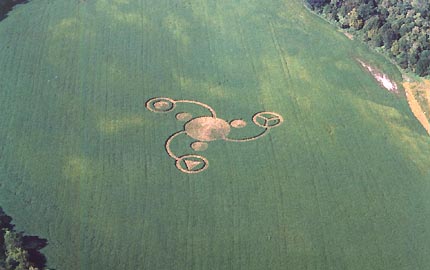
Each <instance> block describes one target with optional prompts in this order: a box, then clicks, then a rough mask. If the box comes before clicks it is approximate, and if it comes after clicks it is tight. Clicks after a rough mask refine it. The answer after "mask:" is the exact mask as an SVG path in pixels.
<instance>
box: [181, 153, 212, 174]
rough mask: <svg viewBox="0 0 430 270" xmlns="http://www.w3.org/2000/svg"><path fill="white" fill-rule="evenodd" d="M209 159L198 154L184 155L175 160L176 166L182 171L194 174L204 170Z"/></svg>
mask: <svg viewBox="0 0 430 270" xmlns="http://www.w3.org/2000/svg"><path fill="white" fill-rule="evenodd" d="M208 166H209V161H208V160H207V159H206V158H205V157H203V156H200V155H184V156H181V157H179V159H178V160H176V168H178V170H180V171H181V172H183V173H189V174H195V173H200V172H202V171H204V170H206V169H207V168H208Z"/></svg>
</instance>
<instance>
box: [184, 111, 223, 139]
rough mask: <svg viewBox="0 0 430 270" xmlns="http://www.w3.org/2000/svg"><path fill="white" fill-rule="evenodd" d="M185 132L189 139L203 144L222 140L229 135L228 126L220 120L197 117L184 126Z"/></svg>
mask: <svg viewBox="0 0 430 270" xmlns="http://www.w3.org/2000/svg"><path fill="white" fill-rule="evenodd" d="M185 132H186V133H187V135H188V136H190V137H191V138H193V139H196V140H199V141H203V142H210V141H215V140H223V139H225V138H227V135H228V134H229V133H230V125H229V124H228V123H227V122H226V121H225V120H223V119H220V118H215V117H199V118H195V119H192V120H191V121H189V122H188V123H186V124H185Z"/></svg>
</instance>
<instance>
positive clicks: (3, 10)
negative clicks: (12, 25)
mask: <svg viewBox="0 0 430 270" xmlns="http://www.w3.org/2000/svg"><path fill="white" fill-rule="evenodd" d="M28 1H29V0H5V1H0V21H2V20H4V19H5V18H6V17H7V13H8V12H9V11H11V10H12V8H13V7H14V6H15V5H18V4H26V3H28Z"/></svg>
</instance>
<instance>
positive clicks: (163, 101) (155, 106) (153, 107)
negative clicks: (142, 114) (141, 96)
mask: <svg viewBox="0 0 430 270" xmlns="http://www.w3.org/2000/svg"><path fill="white" fill-rule="evenodd" d="M175 106H176V103H175V101H174V100H173V99H171V98H165V97H158V98H151V99H149V100H148V101H147V102H146V103H145V107H146V108H147V109H148V110H150V111H151V112H161V113H166V112H170V111H172V110H173V109H174V108H175Z"/></svg>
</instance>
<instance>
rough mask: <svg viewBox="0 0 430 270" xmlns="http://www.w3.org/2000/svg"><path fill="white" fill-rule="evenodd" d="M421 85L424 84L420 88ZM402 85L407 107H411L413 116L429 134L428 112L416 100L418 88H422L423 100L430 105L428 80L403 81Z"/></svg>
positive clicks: (429, 83)
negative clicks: (416, 81)
mask: <svg viewBox="0 0 430 270" xmlns="http://www.w3.org/2000/svg"><path fill="white" fill-rule="evenodd" d="M422 86H424V88H422ZM403 87H404V88H405V92H406V98H407V100H408V103H409V107H410V108H411V110H412V112H413V114H414V115H415V117H416V118H417V119H418V121H419V122H420V123H421V125H422V126H423V127H424V128H425V130H426V131H427V133H428V134H429V135H430V122H429V119H430V116H429V115H428V112H427V114H426V112H425V110H424V108H423V105H422V104H420V102H418V100H417V99H416V94H417V92H419V91H420V89H424V97H426V98H425V99H424V100H425V101H426V103H427V106H429V105H430V103H429V102H430V81H427V82H418V83H411V82H404V83H403Z"/></svg>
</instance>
